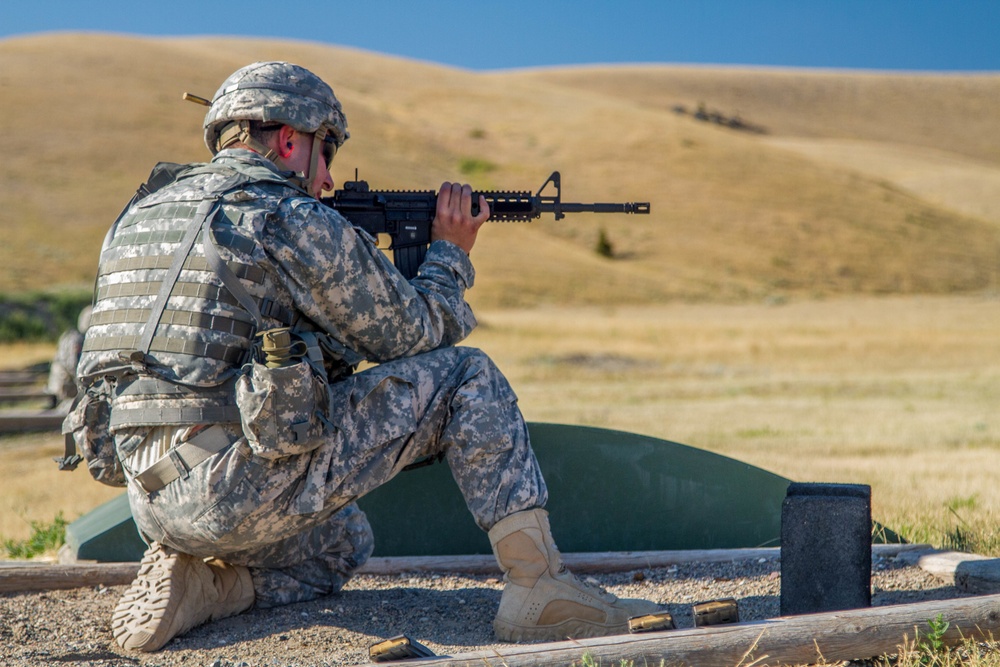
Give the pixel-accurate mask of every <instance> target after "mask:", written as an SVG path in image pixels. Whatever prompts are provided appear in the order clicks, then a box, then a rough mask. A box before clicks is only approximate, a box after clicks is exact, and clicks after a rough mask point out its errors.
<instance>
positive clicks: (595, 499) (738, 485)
mask: <svg viewBox="0 0 1000 667" xmlns="http://www.w3.org/2000/svg"><path fill="white" fill-rule="evenodd" d="M528 428H529V432H530V435H531V441H532V446H533V448H534V450H535V455H536V456H537V457H538V462H539V465H540V466H541V468H542V472H543V474H544V475H545V480H546V482H547V483H548V487H549V503H548V506H547V509H548V510H549V513H550V516H551V522H552V532H553V534H554V537H555V539H556V543H557V544H558V545H559V548H560V549H561V550H563V551H565V552H586V551H646V550H673V549H715V548H739V547H758V546H778V543H779V538H780V535H781V503H782V501H783V500H784V497H785V491H786V489H787V487H788V484H789V483H790V482H789V480H787V479H784V478H782V477H779V476H777V475H774V474H772V473H769V472H767V471H765V470H761V469H760V468H755V467H754V466H751V465H748V464H746V463H742V462H740V461H736V460H734V459H731V458H727V457H725V456H720V455H718V454H713V453H711V452H706V451H704V450H700V449H696V448H693V447H688V446H686V445H681V444H678V443H675V442H670V441H667V440H660V439H657V438H652V437H648V436H643V435H637V434H634V433H627V432H623V431H612V430H608V429H600V428H591V427H586V426H569V425H564V424H545V423H531V424H529V425H528ZM358 504H359V505H360V506H361V508H362V509H363V510H364V511H365V512H366V513H367V515H368V519H369V521H370V522H371V524H372V529H373V530H374V532H375V555H377V556H421V555H451V554H488V553H490V545H489V541H488V540H487V538H486V534H485V533H484V532H483V531H482V530H480V529H479V528H478V527H477V526H476V525H475V522H474V521H473V520H472V517H471V515H470V514H469V511H468V509H466V506H465V501H464V500H463V498H462V496H461V494H460V493H459V491H458V487H457V485H456V484H455V482H454V480H453V479H452V476H451V471H450V470H449V468H448V466H447V465H446V464H443V463H440V464H434V465H430V466H426V467H423V468H418V469H415V470H411V471H407V472H405V473H402V474H400V475H399V476H398V477H396V478H395V479H394V480H392V481H391V482H390V483H388V484H386V485H385V486H383V487H381V488H379V489H377V490H376V491H374V492H373V493H371V494H369V495H367V496H365V497H364V498H362V499H361V500H360V501H359V503H358ZM67 543H68V544H70V548H71V549H73V550H74V551H76V554H77V557H78V558H80V559H92V560H108V561H130V560H138V558H139V557H141V555H142V551H143V549H144V545H143V544H142V541H141V540H140V539H139V536H138V533H137V531H136V528H135V524H134V523H133V522H132V518H131V514H130V513H129V509H128V501H127V499H126V497H125V495H124V494H123V495H122V496H120V497H118V498H116V499H114V500H112V501H110V502H109V503H106V504H105V505H103V506H101V507H99V508H97V509H95V510H94V511H93V512H91V513H90V514H88V515H86V516H84V517H82V518H81V519H79V520H77V521H75V522H73V523H72V524H70V526H69V527H68V529H67Z"/></svg>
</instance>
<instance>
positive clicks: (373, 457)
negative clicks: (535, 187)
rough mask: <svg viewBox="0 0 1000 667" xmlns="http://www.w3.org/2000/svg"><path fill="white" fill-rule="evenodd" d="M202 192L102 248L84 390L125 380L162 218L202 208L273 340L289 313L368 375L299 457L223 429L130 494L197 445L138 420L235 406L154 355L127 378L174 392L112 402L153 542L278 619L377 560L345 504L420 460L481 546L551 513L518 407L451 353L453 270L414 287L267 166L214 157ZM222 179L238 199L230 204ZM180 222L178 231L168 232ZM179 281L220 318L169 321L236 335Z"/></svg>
mask: <svg viewBox="0 0 1000 667" xmlns="http://www.w3.org/2000/svg"><path fill="white" fill-rule="evenodd" d="M194 173H195V175H194V176H193V177H191V178H186V179H182V180H180V181H178V182H176V183H174V184H172V185H168V186H167V187H165V188H163V189H161V190H158V191H157V192H155V193H153V194H151V195H149V196H148V197H146V198H145V199H143V200H142V202H140V203H139V204H136V205H135V206H133V208H132V210H131V211H129V212H128V213H126V214H125V216H124V217H123V218H122V219H121V221H120V224H119V225H118V226H117V229H116V230H114V232H113V233H112V234H111V235H109V236H110V237H111V238H110V241H111V242H110V243H107V244H106V249H105V252H104V253H103V254H102V262H101V276H100V278H99V284H98V293H99V295H100V297H99V299H98V301H97V303H96V305H95V310H94V315H93V320H92V323H91V328H90V330H89V331H88V334H87V342H86V344H85V348H84V359H83V362H82V363H81V373H83V374H85V375H89V376H94V375H100V374H101V373H102V372H105V370H106V369H107V368H109V367H111V366H114V365H115V364H117V365H118V366H122V364H123V360H122V358H121V355H122V354H123V353H125V354H126V355H127V354H128V351H129V350H130V349H131V343H132V342H134V339H135V338H136V337H137V336H139V334H140V332H141V328H142V327H141V324H142V322H143V321H144V320H143V318H144V317H145V315H142V316H139V315H136V316H132V315H130V314H129V313H133V312H136V313H138V312H142V313H145V312H146V311H148V309H149V308H150V306H151V303H152V300H153V297H152V296H151V295H150V292H151V290H149V289H139V288H138V287H137V286H138V285H141V284H142V283H143V282H144V281H145V282H150V281H151V280H152V278H151V276H154V277H155V275H158V274H157V271H160V273H162V271H161V270H160V269H155V270H154V269H152V268H150V267H152V266H153V265H156V266H161V265H160V264H157V260H156V257H166V256H169V255H170V254H171V253H173V252H174V248H175V247H176V245H177V243H176V238H177V237H176V236H170V233H171V232H172V231H173V230H171V229H170V226H171V224H173V223H172V222H171V219H170V215H169V213H170V212H171V211H179V210H181V209H184V210H187V209H189V208H191V206H190V202H192V201H197V200H199V199H200V198H203V197H205V196H209V195H213V196H219V195H222V199H221V210H220V214H219V215H217V216H216V218H215V220H216V221H217V224H215V225H214V226H212V225H210V227H211V229H212V232H213V233H214V237H215V239H216V241H217V242H218V243H219V247H218V252H219V254H220V255H222V256H223V259H224V260H225V261H226V262H227V263H228V264H229V265H231V266H237V267H251V268H253V269H256V270H257V271H256V274H259V275H258V278H257V279H258V280H259V282H254V281H252V280H248V279H247V278H246V276H249V275H251V273H252V272H251V270H250V269H249V268H244V269H241V273H240V276H241V280H240V283H241V284H243V286H244V287H245V288H246V289H247V290H248V291H249V292H250V293H251V295H252V296H253V297H254V299H257V300H258V301H259V302H261V303H263V302H264V301H265V300H267V301H269V303H270V304H271V305H272V306H273V307H272V308H271V309H270V310H268V311H267V313H268V314H265V316H264V319H265V322H266V323H267V324H268V325H269V326H280V325H282V324H287V323H288V322H287V321H283V320H282V319H281V318H278V317H274V316H273V315H274V314H275V313H278V312H280V313H284V314H285V315H286V317H285V320H287V319H288V318H287V315H288V314H291V315H292V318H291V319H292V320H293V321H294V322H295V326H296V328H298V329H301V330H309V329H313V330H316V331H318V332H320V333H326V334H328V335H329V340H328V345H327V348H328V349H332V350H334V353H333V355H332V356H334V357H336V359H337V361H338V362H339V363H341V364H346V365H348V366H352V365H355V364H357V363H358V362H360V361H361V360H368V361H370V362H376V363H377V364H378V365H377V366H374V367H373V368H371V369H369V370H366V371H363V372H360V373H356V374H353V375H349V376H348V377H341V378H339V379H337V380H336V381H335V382H332V383H331V384H330V385H329V389H328V392H329V406H330V408H329V414H327V415H326V422H325V425H324V427H323V429H322V434H321V436H320V437H317V438H314V439H313V440H311V441H310V442H309V444H308V446H303V447H302V448H301V451H294V452H285V451H277V452H275V451H270V452H268V451H259V448H255V446H254V444H253V443H252V442H251V441H249V440H248V438H247V437H246V436H245V435H244V432H243V430H242V429H241V426H240V424H239V423H234V422H233V421H232V420H229V419H219V420H217V421H219V422H221V423H222V424H223V428H225V430H226V434H227V437H228V440H229V441H230V442H231V443H232V444H231V446H229V447H226V448H224V449H222V450H221V451H219V452H218V453H216V454H214V455H213V456H211V457H210V458H209V459H208V460H206V461H205V462H203V463H202V464H200V465H197V466H195V467H193V468H192V469H191V470H190V471H187V472H186V474H185V475H183V476H182V477H181V478H179V479H176V480H175V481H173V482H170V483H169V484H167V485H166V486H165V487H164V488H162V489H160V490H157V491H155V492H153V493H147V492H146V491H145V490H144V489H143V488H142V487H141V485H140V484H139V483H137V481H136V476H137V475H139V473H141V472H142V469H143V468H144V467H145V466H146V465H148V463H149V462H150V461H152V460H154V459H156V458H158V457H161V456H162V455H164V454H165V453H168V452H169V450H170V449H171V448H172V447H174V446H176V445H177V444H178V443H180V442H183V441H185V440H186V439H187V438H188V437H189V436H190V435H192V434H193V433H195V432H196V431H198V430H199V429H200V428H201V427H200V426H198V425H193V424H191V423H184V422H183V421H182V420H179V419H175V420H173V423H171V419H170V418H164V419H163V420H162V421H159V422H157V421H156V420H154V419H150V418H149V415H150V414H155V413H156V411H157V410H159V411H160V414H163V415H174V414H180V413H182V412H183V410H186V409H191V408H194V407H196V408H199V409H205V410H209V409H219V410H223V411H225V410H226V409H228V408H229V407H231V406H232V403H233V382H234V376H236V375H237V373H238V372H239V367H238V365H234V364H232V363H230V362H229V361H227V360H226V359H215V360H213V359H208V358H206V359H204V361H203V363H201V362H199V363H198V364H190V363H189V364H188V367H185V366H184V363H187V362H184V359H185V358H184V357H183V355H181V354H180V353H176V348H173V347H171V346H170V345H166V344H165V345H164V349H162V350H160V351H159V352H157V351H155V350H156V348H155V346H154V348H153V350H154V351H153V352H151V353H149V354H148V355H147V356H146V363H145V365H143V364H135V363H134V359H133V364H132V365H133V366H135V367H136V368H138V370H139V371H140V378H141V377H143V376H144V375H146V374H150V373H151V374H152V375H154V376H156V377H158V378H160V379H166V380H168V381H169V382H170V383H172V386H175V387H178V388H180V389H179V390H178V391H177V392H172V391H171V392H168V391H160V390H157V391H160V393H157V391H154V392H152V393H150V392H148V391H129V390H128V389H127V387H128V385H129V383H127V382H125V383H122V385H123V386H125V387H126V390H125V391H121V388H122V387H121V386H120V387H119V391H118V393H117V395H116V396H115V398H114V399H113V402H112V410H111V413H112V424H113V427H114V432H115V445H116V449H117V453H118V456H119V458H120V459H121V461H122V464H123V467H124V469H125V474H126V477H127V479H128V480H129V484H128V494H129V500H130V503H131V506H132V512H133V516H134V517H135V520H136V523H137V525H138V526H139V528H140V530H141V532H142V533H143V534H144V535H145V536H146V537H147V538H149V539H151V540H154V541H158V542H161V543H163V544H166V545H170V546H172V547H174V548H176V549H179V550H180V551H182V552H184V553H188V554H191V555H195V556H204V557H209V556H214V557H217V558H220V559H221V560H224V561H227V562H230V563H232V564H235V565H245V566H248V567H250V568H251V572H252V575H253V582H254V590H255V593H256V595H257V604H258V605H261V606H270V605H275V604H284V603H288V602H294V601H301V600H308V599H312V598H314V597H317V596H319V595H324V594H328V593H330V592H333V591H336V590H338V589H339V588H340V587H341V586H342V585H343V583H344V582H345V581H346V580H347V578H348V577H349V576H350V575H351V573H352V572H353V571H354V570H355V569H356V568H357V567H358V566H360V565H361V564H362V563H363V562H364V561H365V560H366V559H367V558H368V556H369V555H370V554H371V552H372V548H373V537H372V535H371V530H370V527H369V525H368V522H367V520H366V519H365V517H364V514H363V513H362V512H361V511H360V510H359V509H358V507H357V505H356V504H355V503H354V501H355V500H356V499H357V498H359V497H361V496H363V495H364V494H365V493H367V492H369V491H371V490H373V489H375V488H376V487H378V486H380V485H381V484H384V483H385V482H387V481H388V480H389V479H391V478H392V477H393V476H395V475H396V474H397V473H399V472H400V471H401V470H402V468H403V467H405V466H406V465H408V464H409V463H412V462H414V461H416V460H418V459H420V458H422V457H424V456H427V455H430V454H436V453H440V452H443V453H444V454H445V455H446V458H447V461H448V464H449V465H450V466H451V469H452V471H453V474H454V477H455V479H456V481H457V483H458V484H459V487H460V489H461V491H462V493H463V495H464V497H465V499H466V501H467V503H468V506H469V509H470V511H471V512H472V514H473V516H474V517H475V519H476V521H477V522H478V524H479V525H480V526H481V527H482V528H483V529H484V530H488V529H490V528H491V527H492V526H493V525H494V524H496V523H497V522H498V521H500V520H501V519H503V518H504V517H506V516H508V515H510V514H512V513H514V512H518V511H521V510H525V509H531V508H536V507H541V506H543V505H544V504H545V502H546V499H547V498H546V489H545V484H544V481H543V480H542V477H541V474H540V472H539V469H538V465H537V463H536V461H535V458H534V455H533V453H532V451H531V448H530V445H529V442H528V435H527V431H526V428H525V425H524V421H523V419H522V417H521V414H520V412H519V410H518V408H517V404H516V401H517V399H516V397H515V395H514V392H513V391H512V389H511V388H510V386H509V384H508V383H507V381H506V379H505V378H504V377H503V375H502V374H501V373H500V372H499V371H498V370H497V368H496V367H495V366H494V365H493V363H492V362H491V361H490V359H489V358H488V357H487V356H486V355H485V354H483V353H482V352H480V351H478V350H475V349H471V348H462V347H455V344H456V343H458V342H459V341H461V340H462V339H463V338H465V337H466V336H467V335H468V334H469V332H470V331H471V330H472V329H473V327H474V326H475V324H476V322H475V318H474V317H473V315H472V312H471V310H470V308H469V306H468V304H467V303H466V301H465V299H464V292H465V290H466V289H467V288H469V287H471V286H472V283H473V280H474V270H473V268H472V265H471V263H470V261H469V259H468V257H467V256H466V255H465V253H464V252H463V251H462V250H460V249H459V248H458V247H457V246H455V245H453V244H451V243H447V242H443V241H438V242H434V243H432V244H431V246H430V248H429V249H428V253H427V258H426V261H425V262H424V264H423V265H422V267H421V270H420V274H419V275H418V276H417V277H416V278H414V279H413V280H412V281H410V282H407V281H405V280H404V279H403V278H402V276H401V275H400V274H399V273H398V271H396V270H395V268H394V267H393V266H392V264H391V263H390V262H389V261H388V260H387V258H386V257H385V256H384V255H383V253H382V252H381V251H379V250H378V249H377V248H376V246H375V243H374V240H373V239H371V238H370V237H369V236H368V235H366V234H365V233H363V232H359V231H357V230H355V229H354V228H353V227H352V226H351V225H350V224H349V223H348V222H346V221H345V220H344V219H343V218H342V217H341V216H340V215H339V214H338V213H336V212H335V211H333V210H332V209H330V208H328V207H326V206H324V205H322V204H321V203H319V202H318V201H317V200H316V199H314V198H312V197H309V196H308V195H306V194H305V193H304V192H302V191H301V189H300V188H299V187H297V185H296V184H294V183H291V182H285V181H284V177H283V174H281V173H280V172H278V171H277V168H276V167H275V166H274V164H273V163H271V162H270V161H269V160H267V159H265V158H264V157H263V156H261V155H259V154H257V153H255V152H252V151H247V150H243V149H227V150H222V151H220V152H219V153H218V154H217V155H216V157H215V158H214V159H213V161H212V163H211V164H210V165H209V167H207V168H205V167H197V168H195V170H194ZM233 174H236V175H238V176H240V177H242V179H243V180H242V181H241V182H240V183H239V185H238V186H237V187H235V188H233V183H234V182H235V181H234V180H233ZM227 188H229V189H228V190H227ZM185 206H186V207H187V209H185V208H184V207H185ZM178 215H180V214H178ZM186 222H188V221H187V220H186V219H183V216H180V222H179V223H178V224H179V225H180V226H182V227H183V223H186ZM157 225H159V226H157ZM164 226H165V227H164ZM115 238H119V239H124V240H122V241H121V242H120V243H116V242H115V241H114V239H115ZM207 238H208V237H207V236H205V237H202V239H201V240H200V241H196V242H195V243H194V245H193V250H192V257H194V258H195V260H197V259H198V258H199V257H200V256H202V255H204V254H205V252H206V250H205V248H204V246H205V245H206V242H205V240H204V239H207ZM220 239H222V240H220ZM225 239H229V240H228V241H227V240H225ZM241 240H242V241H241ZM246 240H249V241H250V242H249V243H247V242H245V241H246ZM186 267H187V265H186ZM181 279H182V280H183V281H185V282H186V283H189V284H195V285H197V284H198V283H201V285H202V286H204V285H208V286H211V287H213V288H217V290H216V291H217V294H216V293H214V292H213V294H215V299H216V300H214V301H213V300H211V299H209V300H208V301H206V299H207V298H208V297H206V296H205V292H204V290H201V291H199V292H198V294H197V295H195V294H194V292H190V293H188V292H185V293H184V294H185V295H178V294H176V293H175V296H171V297H170V302H169V303H170V305H169V307H168V310H172V311H178V312H181V314H184V313H190V312H197V311H198V310H199V309H201V310H205V311H208V310H211V311H215V312H211V313H208V314H211V315H213V316H214V317H215V318H216V320H218V319H219V318H220V317H221V316H222V315H225V316H226V317H227V318H228V319H227V321H229V320H231V321H237V322H238V321H239V320H240V312H239V310H240V309H239V307H237V306H232V305H227V302H226V299H225V298H223V297H224V293H225V290H224V289H222V282H221V281H220V279H219V277H218V276H217V275H215V274H213V273H211V272H207V271H205V270H204V267H202V266H199V265H197V263H195V264H192V265H191V266H190V267H189V268H185V269H184V271H182V272H181ZM154 284H155V281H154ZM206 304H210V306H211V307H209V306H207V305H206ZM227 309H228V310H227ZM220 313H221V315H220ZM213 326H218V325H217V324H215V325H213ZM234 331H235V325H232V326H230V329H229V330H227V333H226V334H225V335H223V334H220V333H219V332H218V331H216V330H213V329H211V328H207V329H192V328H191V327H190V326H189V325H185V324H182V323H179V321H178V318H177V317H174V318H173V319H172V320H171V321H170V323H169V324H165V323H163V322H162V321H161V325H160V328H158V329H157V333H158V336H159V335H160V334H163V337H164V338H171V337H173V338H181V339H183V338H184V337H185V336H189V337H193V338H197V339H198V340H200V341H202V340H203V343H204V344H203V345H202V349H209V348H212V346H213V345H215V346H216V349H223V351H225V344H228V345H230V346H233V347H239V346H241V345H242V346H244V347H245V346H246V344H247V343H248V342H249V340H250V338H249V336H248V335H244V337H243V338H240V335H238V334H236V333H234ZM192 332H193V333H192ZM199 336H201V337H202V338H198V337H199ZM227 337H228V338H227ZM123 341H124V342H123ZM226 341H228V343H227V342H226ZM170 350H175V351H173V352H172V351H170ZM219 356H221V357H226V354H225V353H224V354H220V355H219ZM126 361H127V360H126ZM182 362H183V363H182ZM125 365H126V366H127V365H128V364H127V363H126V364H125ZM132 386H133V387H138V386H140V385H138V384H136V383H133V384H132ZM227 406H228V407H227ZM220 414H221V413H220ZM226 414H230V415H231V414H232V412H228V413H226ZM116 415H117V417H116ZM204 421H205V422H208V421H213V420H207V419H206V420H204Z"/></svg>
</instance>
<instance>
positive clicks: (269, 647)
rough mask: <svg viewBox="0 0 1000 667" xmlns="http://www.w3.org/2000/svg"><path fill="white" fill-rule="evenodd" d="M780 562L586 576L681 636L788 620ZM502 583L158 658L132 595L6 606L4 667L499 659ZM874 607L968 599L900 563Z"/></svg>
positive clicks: (0, 633) (0, 646)
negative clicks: (399, 638)
mask: <svg viewBox="0 0 1000 667" xmlns="http://www.w3.org/2000/svg"><path fill="white" fill-rule="evenodd" d="M780 568H781V566H780V562H779V561H777V560H773V559H765V558H758V559H754V560H744V561H730V562H721V563H691V564H682V565H674V566H670V567H661V568H649V569H645V570H635V571H632V572H624V573H616V574H604V575H583V576H584V578H587V579H591V580H593V581H596V582H597V583H599V584H600V585H602V586H604V587H605V588H607V589H608V590H610V591H611V592H613V593H615V594H616V595H618V596H619V597H642V598H646V599H650V600H653V601H656V602H658V603H661V604H663V605H665V607H666V608H667V610H668V611H670V612H671V613H672V615H673V616H674V619H675V621H676V624H677V626H678V627H691V626H692V625H693V619H692V616H691V605H692V604H695V603H698V602H704V601H708V600H715V599H721V598H727V597H733V598H736V600H737V601H738V604H739V615H740V620H741V621H753V620H762V619H766V618H773V617H777V616H778V615H779V614H780V590H781V579H780ZM501 589H502V583H501V581H500V580H499V579H498V578H497V577H495V576H481V575H476V576H456V575H427V574H420V575H417V574H407V573H403V574H399V575H394V576H374V575H360V576H358V577H356V578H355V579H354V580H352V581H351V582H350V583H349V584H348V586H347V587H346V588H345V590H344V591H342V592H341V593H339V594H337V595H333V596H330V597H326V598H321V599H319V600H315V601H312V602H308V603H302V604H295V605H290V606H287V607H282V608H278V609H269V610H261V609H252V610H251V611H249V612H247V613H245V614H243V615H240V616H237V617H234V618H230V619H225V620H222V621H218V622H215V623H212V624H208V625H204V626H201V627H199V628H196V629H194V630H192V631H191V632H189V633H188V634H187V635H185V636H183V637H179V638H177V639H174V640H173V641H171V642H170V643H169V644H167V645H166V646H165V647H164V648H163V649H162V650H161V651H159V652H158V653H153V654H134V653H127V652H125V651H123V650H122V649H120V648H119V647H118V645H117V644H115V642H114V640H113V639H112V637H111V632H110V625H109V623H110V618H111V612H112V609H113V608H114V606H115V604H116V603H117V601H118V598H119V596H120V595H121V594H122V593H123V592H124V587H122V586H115V587H103V586H98V587H95V588H78V589H71V590H58V591H50V592H45V593H24V594H6V595H2V596H0V665H3V666H5V667H6V666H9V667H26V666H29V665H30V666H34V665H52V664H80V665H94V666H100V667H112V666H114V667H118V666H130V665H136V666H139V665H141V666H163V667H168V666H181V665H183V666H185V667H189V666H198V667H271V666H273V667H306V666H310V667H312V666H325V665H351V664H363V663H367V662H369V660H368V648H369V646H370V645H371V644H373V643H376V642H378V641H380V640H382V639H385V638H388V637H392V636H394V635H397V634H404V633H405V634H407V635H409V636H410V637H412V638H414V639H416V640H418V641H420V642H421V643H423V644H425V645H426V646H428V647H429V648H431V649H432V650H433V651H434V652H435V653H437V654H438V655H458V654H463V653H470V652H474V651H481V650H488V649H490V648H492V649H495V650H497V651H498V652H499V653H501V654H502V652H503V649H504V647H505V646H510V645H505V644H499V643H497V642H496V640H495V638H494V637H493V632H492V627H491V623H492V618H493V615H494V613H495V611H496V608H497V605H498V603H499V600H500V591H501ZM872 591H873V596H872V602H873V605H887V604H900V603H907V602H918V601H927V600H936V599H950V598H956V597H962V596H964V595H966V594H965V593H963V592H961V591H960V590H958V589H957V588H955V587H954V586H950V585H945V584H943V583H942V582H941V581H940V580H938V579H937V578H935V577H934V576H932V575H930V574H928V573H927V572H925V571H923V570H921V569H920V568H918V567H913V566H908V565H905V564H903V563H901V562H898V561H896V560H895V559H893V558H882V557H875V558H874V559H873V563H872Z"/></svg>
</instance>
